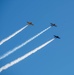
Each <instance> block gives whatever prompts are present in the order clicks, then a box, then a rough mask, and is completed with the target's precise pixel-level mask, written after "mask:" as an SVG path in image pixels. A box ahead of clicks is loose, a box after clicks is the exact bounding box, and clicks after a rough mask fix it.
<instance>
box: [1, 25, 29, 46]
mask: <svg viewBox="0 0 74 75" xmlns="http://www.w3.org/2000/svg"><path fill="white" fill-rule="evenodd" d="M27 26H28V25H26V26H24V27H23V28H21V29H20V30H18V31H16V32H15V33H13V34H12V35H10V36H8V37H7V38H5V39H3V40H2V41H1V42H0V45H2V44H3V43H5V42H6V41H8V40H9V39H11V38H12V37H14V36H15V35H16V34H18V33H20V32H21V31H22V30H24V29H25V28H26V27H27Z"/></svg>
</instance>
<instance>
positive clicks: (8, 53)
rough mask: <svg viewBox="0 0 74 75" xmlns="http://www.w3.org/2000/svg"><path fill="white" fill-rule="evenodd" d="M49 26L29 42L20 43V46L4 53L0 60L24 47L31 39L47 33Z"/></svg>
mask: <svg viewBox="0 0 74 75" xmlns="http://www.w3.org/2000/svg"><path fill="white" fill-rule="evenodd" d="M50 28H51V26H49V27H48V28H46V29H44V30H43V31H41V32H40V33H38V34H37V35H35V36H33V37H32V38H30V39H29V40H27V41H26V42H24V43H22V44H21V45H19V46H17V47H15V48H14V49H12V50H10V51H9V52H7V53H5V54H4V55H2V56H1V57H0V60H1V59H3V58H5V57H7V56H9V55H10V54H12V53H13V52H15V51H16V50H18V49H20V48H21V47H23V46H24V45H26V44H27V43H29V42H30V41H32V40H33V39H35V38H36V37H38V36H39V35H41V34H42V33H44V32H45V31H47V30H48V29H50Z"/></svg>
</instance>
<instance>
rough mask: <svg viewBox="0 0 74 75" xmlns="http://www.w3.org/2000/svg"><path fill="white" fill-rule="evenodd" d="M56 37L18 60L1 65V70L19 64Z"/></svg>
mask: <svg viewBox="0 0 74 75" xmlns="http://www.w3.org/2000/svg"><path fill="white" fill-rule="evenodd" d="M54 39H55V38H53V39H51V40H49V41H47V42H46V43H44V44H42V45H41V46H39V47H37V48H35V49H34V50H32V51H30V52H28V53H26V54H25V55H23V56H21V57H19V58H18V59H16V60H14V61H12V62H10V63H8V64H6V65H5V66H3V67H1V68H0V72H2V71H3V70H5V69H7V68H9V67H11V66H13V65H15V64H17V63H18V62H20V61H22V60H24V59H25V58H27V57H28V56H30V55H32V54H33V53H35V52H37V51H38V50H40V49H42V48H43V47H45V46H46V45H48V44H49V43H50V42H52V41H53V40H54Z"/></svg>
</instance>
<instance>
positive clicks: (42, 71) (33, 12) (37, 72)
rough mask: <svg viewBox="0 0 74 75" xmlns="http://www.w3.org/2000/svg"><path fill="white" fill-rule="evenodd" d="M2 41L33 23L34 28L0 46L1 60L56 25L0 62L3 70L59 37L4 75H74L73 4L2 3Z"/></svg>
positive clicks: (63, 0)
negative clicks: (19, 58) (4, 55)
mask: <svg viewBox="0 0 74 75" xmlns="http://www.w3.org/2000/svg"><path fill="white" fill-rule="evenodd" d="M0 7H1V8H0V11H1V12H0V16H1V17H0V41H1V40H3V39H4V38H6V37H8V36H9V35H11V34H12V33H14V32H15V31H17V30H19V29H20V28H22V27H24V26H25V25H26V22H27V21H32V22H33V23H34V26H28V27H27V28H26V29H25V30H23V31H22V32H20V33H19V34H17V35H16V36H15V37H13V38H12V39H10V40H9V41H7V42H5V43H4V44H3V45H1V46H0V56H1V55H2V54H4V53H6V52H7V51H9V50H11V49H13V48H14V47H16V46H18V45H20V44H22V43H23V42H25V41H26V40H28V39H29V38H31V37H33V36H34V35H36V34H37V33H39V32H40V31H42V30H43V29H45V28H47V27H48V26H50V23H51V22H52V23H56V24H57V26H58V27H57V28H55V27H53V28H51V29H49V30H48V31H46V32H45V33H43V34H42V35H41V36H39V37H38V38H36V39H34V40H33V41H32V42H30V43H28V44H27V45H25V46H24V47H22V48H21V49H19V50H17V51H16V52H14V53H13V54H11V55H10V56H8V57H6V58H4V59H3V60H0V67H2V66H4V65H5V64H7V63H9V62H11V61H13V60H15V59H17V58H18V57H20V56H22V55H24V54H26V53H27V52H29V51H31V50H33V49H34V48H36V47H38V46H39V45H41V44H43V43H45V42H46V41H48V40H50V39H52V38H53V35H54V34H55V35H59V36H60V37H61V39H60V40H58V39H56V40H54V41H53V42H52V43H50V44H49V45H47V46H46V47H44V48H43V49H41V50H40V51H38V52H36V53H35V54H33V55H31V56H29V57H28V58H26V59H25V60H23V61H21V62H19V63H18V64H16V65H14V66H12V67H10V68H8V69H7V70H5V71H3V72H1V75H74V25H73V24H74V0H0Z"/></svg>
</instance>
